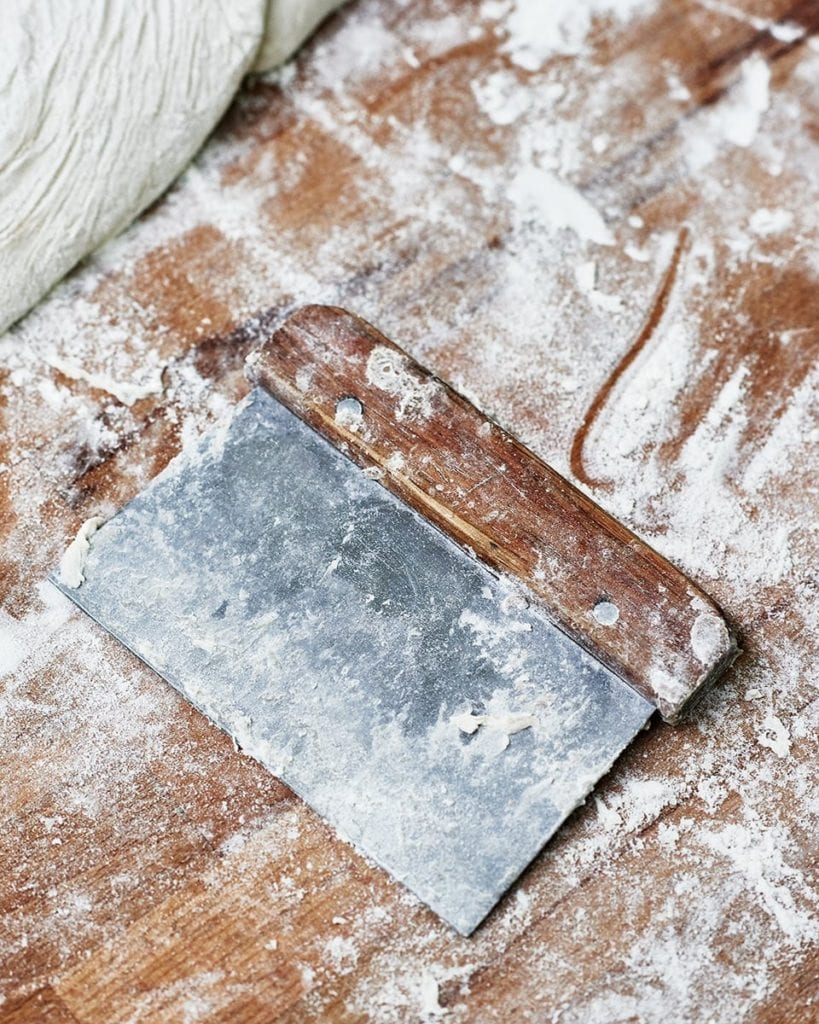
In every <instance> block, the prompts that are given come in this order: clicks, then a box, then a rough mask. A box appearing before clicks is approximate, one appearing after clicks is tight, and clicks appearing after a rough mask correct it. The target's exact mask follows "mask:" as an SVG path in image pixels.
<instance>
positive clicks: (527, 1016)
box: [0, 0, 819, 1024]
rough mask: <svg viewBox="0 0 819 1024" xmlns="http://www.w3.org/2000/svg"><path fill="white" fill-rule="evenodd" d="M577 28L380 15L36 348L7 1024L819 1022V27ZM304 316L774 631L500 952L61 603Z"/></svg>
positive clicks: (3, 520) (467, 11) (9, 414)
mask: <svg viewBox="0 0 819 1024" xmlns="http://www.w3.org/2000/svg"><path fill="white" fill-rule="evenodd" d="M538 6H539V5H537V4H535V3H534V2H533V3H532V4H529V5H523V4H518V5H514V4H512V3H511V2H507V0H503V2H485V3H481V4H479V3H477V2H474V3H473V2H465V0H463V2H458V0H410V2H407V3H398V2H395V3H387V2H386V0H381V2H379V0H356V2H354V3H353V4H351V5H350V6H349V7H348V8H347V9H346V10H345V11H344V12H343V13H342V14H340V15H339V16H338V17H336V18H334V19H333V20H331V21H329V22H328V23H327V24H326V25H325V26H324V28H323V29H322V31H321V33H320V35H319V36H318V38H317V39H316V40H315V41H314V42H313V43H312V44H311V45H310V46H309V47H308V49H307V50H306V51H305V52H304V53H303V54H302V56H301V57H300V59H299V60H298V62H297V63H296V65H295V70H290V71H288V72H287V73H285V74H284V75H283V76H282V77H281V78H280V79H279V80H276V81H274V80H269V81H257V82H252V83H249V84H248V86H247V88H246V89H245V91H244V93H243V94H242V95H241V96H240V97H239V99H238V100H237V102H236V103H235V104H234V106H233V108H232V109H231V110H230V112H229V113H228V115H227V116H226V118H225V120H224V122H223V124H222V125H221V127H220V128H219V130H218V131H217V133H216V135H215V137H214V138H213V139H212V141H211V142H210V143H209V144H208V146H207V148H206V150H205V151H204V152H203V154H202V155H201V157H200V158H199V159H198V160H197V162H196V164H195V166H194V167H193V168H192V169H191V170H190V172H189V173H188V174H186V175H185V177H184V178H183V179H182V181H181V182H180V183H179V184H178V185H177V186H176V187H175V188H174V189H173V190H172V191H171V192H170V193H169V195H168V196H166V197H165V198H164V199H163V200H162V201H161V202H159V203H157V204H156V205H155V206H154V207H153V208H152V209H151V210H150V211H148V213H146V215H145V216H144V217H143V218H141V220H140V221H139V222H138V223H137V224H136V225H135V226H134V227H133V228H132V229H131V230H130V231H129V232H127V233H126V235H125V236H123V237H122V238H121V239H118V240H116V241H115V242H113V243H111V244H110V245H109V246H107V247H106V248H105V249H104V250H103V251H102V252H101V253H100V254H98V255H97V256H95V257H94V258H93V259H92V260H90V261H88V263H87V264H86V265H85V266H84V267H82V268H80V269H79V270H78V271H77V272H76V273H75V274H74V275H72V277H71V278H70V279H69V280H68V281H67V282H66V283H65V284H64V285H62V286H61V287H60V288H59V289H57V290H56V291H55V293H54V294H53V295H52V296H51V297H49V299H48V301H46V302H45V303H44V304H42V306H41V307H40V308H39V309H38V310H36V311H35V312H34V313H33V314H32V315H31V316H29V317H28V318H27V319H26V320H25V321H24V322H23V323H22V324H21V325H19V327H17V328H16V329H15V330H14V331H12V332H11V333H9V334H8V335H7V336H6V337H5V338H3V339H0V367H1V368H2V369H0V421H1V422H2V430H1V431H0V463H2V472H0V530H1V531H2V546H1V547H0V587H2V612H0V663H2V666H3V668H4V669H5V670H6V672H5V676H4V678H3V684H2V691H1V692H0V704H1V705H2V726H1V728H2V745H1V746H0V751H2V752H1V753H0V761H1V763H2V769H1V770H2V794H3V798H2V812H3V829H2V833H0V845H1V846H2V866H3V871H2V874H0V907H2V922H1V923H0V991H2V994H3V997H4V999H3V1002H2V1005H0V1020H2V1021H3V1022H4V1024H5V1022H12V1021H14V1022H17V1024H19V1022H23V1021H38V1022H39V1021H54V1022H58V1024H63V1022H73V1024H92V1022H103V1021H105V1022H108V1021H111V1022H114V1021H116V1022H126V1021H139V1022H148V1021H151V1022H153V1021H172V1022H178V1021H185V1022H193V1021H241V1022H245V1021H252V1022H256V1021H258V1022H268V1021H292V1022H299V1024H301V1022H308V1021H328V1020H332V1021H367V1020H372V1021H379V1022H381V1021H383V1022H390V1021H416V1020H424V1019H430V1020H434V1019H442V1020H451V1021H479V1022H484V1021H486V1022H490V1021H499V1022H500V1021H503V1022H506V1021H510V1020H524V1021H525V1020H530V1021H538V1022H541V1021H549V1022H552V1021H555V1022H561V1024H567V1022H584V1024H586V1022H605V1024H609V1022H612V1024H613V1022H626V1021H628V1022H633V1021H640V1022H655V1021H656V1022H660V1021H663V1022H664V1021H669V1020H671V1021H675V1022H686V1021H690V1022H698V1024H699V1022H702V1021H706V1020H708V1021H717V1022H720V1024H723V1022H724V1024H728V1022H740V1021H742V1022H746V1021H752V1022H754V1024H769V1022H770V1024H780V1022H792V1024H796V1022H798V1024H803V1022H806V1021H811V1020H816V1019H817V1002H816V997H817V988H818V986H817V972H818V971H819V963H818V962H817V960H818V958H817V948H819V924H818V923H817V916H818V915H819V892H818V891H817V879H816V864H817V842H816V837H817V804H816V790H817V785H816V783H817V775H816V763H817V749H816V734H817V718H818V717H819V715H818V714H817V712H819V702H817V697H816V683H817V670H816V651H817V640H818V639H819V578H817V555H818V554H819V536H817V530H816V523H817V514H816V510H817V501H819V476H818V475H817V467H819V457H817V454H818V453H817V449H819V422H818V421H817V401H816V395H817V388H819V329H817V324H819V260H818V259H817V252H819V246H818V245H817V241H818V240H819V230H818V228H819V203H817V198H819V92H818V90H819V86H817V82H819V51H817V43H816V39H815V36H814V33H815V32H816V30H817V28H819V4H817V3H815V2H813V0H798V2H797V0H759V2H750V0H747V2H746V0H735V2H734V3H732V4H731V5H728V4H723V3H721V2H718V0H708V2H705V0H700V2H693V0H665V2H653V0H647V2H645V3H637V2H636V0H635V2H630V0H617V2H614V0H612V2H610V3H606V2H603V0H594V2H593V3H590V4H585V5H584V4H582V3H579V2H578V3H576V4H572V5H568V4H561V5H559V6H560V10H561V11H562V17H563V20H562V22H561V24H560V26H558V29H555V28H554V25H553V24H552V25H551V27H550V25H546V24H544V25H543V26H542V27H541V31H540V34H539V35H533V33H532V30H531V26H527V22H526V18H525V17H524V15H525V14H526V12H527V11H528V12H529V13H530V14H531V12H532V11H533V10H535V9H536V8H537V7H538ZM592 10H593V11H596V12H597V13H596V14H594V15H592V14H590V13H589V11H592ZM587 14H588V17H587ZM775 22H777V24H774V23H775ZM779 22H785V24H784V26H783V25H782V24H779ZM800 26H801V28H800ZM592 264H594V266H592ZM306 302H323V303H331V304H337V305H343V306H345V307H348V308H352V309H355V310H356V312H358V313H360V314H361V315H363V316H365V317H366V318H367V319H368V320H370V321H371V322H373V323H376V324H378V326H379V327H380V328H381V329H382V330H383V331H384V332H385V333H386V334H387V335H389V336H390V337H392V338H395V339H400V341H401V344H402V345H403V346H405V347H406V348H407V350H408V351H409V352H410V353H411V354H412V355H413V356H414V357H415V358H417V359H418V360H419V361H421V362H422V363H423V364H424V365H426V366H429V367H430V368H431V369H432V370H433V371H434V372H435V373H437V374H438V375H439V376H441V377H442V378H444V379H446V380H448V381H451V382H452V383H453V384H454V385H455V386H456V387H457V388H458V390H459V391H461V392H463V393H464V394H466V395H467V396H468V397H469V398H470V399H471V400H473V401H474V403H475V404H476V406H477V407H478V408H480V409H482V410H484V411H485V412H486V413H487V414H488V415H490V416H492V417H493V419H495V420H496V421H497V422H499V423H501V424H502V425H503V426H505V427H506V428H508V429H509V430H510V431H511V432H512V433H514V434H515V435H516V436H518V437H520V438H521V439H522V440H523V441H524V442H525V443H526V444H527V445H528V446H530V447H531V448H532V449H533V450H534V451H535V452H536V453H537V454H538V455H540V456H541V457H543V458H544V459H546V460H547V461H548V462H550V463H551V464H552V465H554V466H555V468H556V469H558V470H559V471H560V472H563V473H565V474H567V475H569V476H570V479H573V480H574V482H575V483H577V484H579V485H581V486H582V487H583V488H585V489H586V491H587V492H588V493H589V494H590V496H591V497H593V498H594V499H595V500H596V501H598V502H600V503H601V504H602V505H603V506H604V507H605V508H606V509H607V510H608V511H610V512H612V513H613V514H614V515H616V516H617V517H618V518H620V519H621V520H622V521H624V523H625V524H626V525H627V526H628V527H629V528H631V529H633V530H634V531H635V532H636V533H638V534H639V535H640V536H643V537H645V538H646V539H647V540H648V541H649V542H650V543H651V544H652V545H653V546H655V547H656V548H657V549H658V550H659V551H660V553H661V554H663V555H664V556H666V557H668V558H669V559H670V560H671V561H672V562H674V563H675V564H677V565H678V566H679V567H680V568H681V569H682V570H683V571H684V572H686V573H687V574H689V575H690V576H691V577H692V578H693V579H694V580H695V581H696V582H697V583H698V584H700V585H702V586H703V587H704V589H705V590H706V591H707V592H709V593H710V594H712V595H713V597H714V598H715V599H716V600H717V601H718V602H719V603H720V604H721V605H722V606H723V607H724V608H725V610H726V612H727V614H728V615H729V617H730V618H731V620H732V621H733V622H735V623H736V624H737V626H738V628H739V631H740V634H741V636H742V638H743V642H744V645H745V646H746V648H747V650H746V653H745V654H744V656H743V657H742V659H741V660H740V661H739V662H738V663H737V665H736V666H735V668H734V669H733V670H732V671H731V672H730V673H729V675H728V676H727V677H726V679H725V681H724V683H723V684H721V685H720V686H718V687H716V688H715V690H714V691H713V693H712V694H710V695H709V696H708V697H707V698H706V699H705V700H704V701H703V702H702V703H701V704H700V706H699V707H698V709H697V713H696V715H695V716H694V718H693V719H692V720H691V721H690V722H687V723H685V724H684V725H682V726H680V727H673V728H672V727H668V726H665V725H662V724H656V725H654V726H653V727H652V728H651V729H650V730H649V731H648V732H646V733H645V734H643V735H642V736H641V737H640V739H639V740H638V741H637V742H636V743H635V744H634V745H633V746H632V747H631V748H630V749H629V750H628V751H627V752H626V754H625V755H624V756H623V757H622V758H621V759H620V760H619V761H618V763H617V765H616V766H615V768H614V770H613V772H612V774H611V776H610V777H609V778H608V779H607V780H606V781H605V782H604V784H603V785H601V787H600V788H599V789H598V790H597V792H596V794H595V796H594V798H593V799H592V800H590V801H589V803H588V804H587V806H586V807H584V808H582V809H581V810H580V811H579V812H578V813H576V814H575V815H574V816H573V818H572V819H571V820H570V822H569V823H568V824H567V826H566V827H564V828H563V829H562V830H561V832H560V834H559V836H558V837H557V838H556V839H555V841H553V842H552V843H551V844H550V845H549V847H548V848H547V850H546V851H545V852H544V854H543V855H542V856H541V857H539V858H538V860H537V862H536V863H535V864H534V865H533V867H532V869H531V870H530V871H529V872H528V873H527V874H526V876H525V877H524V878H523V879H522V880H521V882H520V883H519V884H518V885H517V886H516V887H515V890H514V891H513V893H512V894H511V895H510V896H509V897H508V898H507V899H506V900H504V902H503V903H502V904H501V905H500V906H499V907H498V909H497V910H496V911H495V912H494V913H493V915H492V916H491V917H490V918H489V920H488V921H487V922H486V924H485V925H484V926H482V927H481V929H479V931H478V932H477V933H476V935H475V936H474V937H472V938H470V939H461V938H458V937H457V936H455V935H453V934H452V933H451V932H450V931H449V930H448V929H447V928H446V927H445V926H443V925H442V924H441V923H440V922H439V921H438V920H437V919H436V918H435V917H434V915H432V914H431V913H430V912H429V911H427V910H425V909H424V908H423V907H421V906H420V905H419V904H418V903H417V902H416V901H415V900H414V899H412V898H411V897H410V896H409V895H408V894H407V893H406V892H405V891H404V890H402V889H401V887H400V886H398V885H396V884H394V883H392V882H391V881H390V879H389V878H388V877H387V876H386V875H385V874H384V873H383V872H381V871H380V870H379V869H377V868H376V867H374V866H373V865H371V864H369V863H367V862H366V861H365V860H364V859H363V858H361V857H360V856H359V855H358V854H356V853H355V852H354V851H353V850H352V849H350V848H349V847H348V846H346V845H345V844H343V843H341V842H340V841H338V839H337V838H335V837H334V835H333V833H332V832H331V830H330V829H328V828H327V827H326V826H325V825H324V824H323V823H322V822H321V821H320V820H318V819H317V818H316V817H315V816H314V815H313V814H312V813H311V812H310V811H308V810H307V809H306V808H305V807H304V806H303V805H302V804H301V803H300V802H299V801H298V800H297V799H296V798H295V797H294V796H293V795H292V794H291V793H290V792H288V791H287V789H286V788H285V787H283V786H282V785H281V784H279V783H278V782H277V781H276V780H275V779H274V778H272V777H271V776H270V775H269V774H268V773H267V772H265V771H264V770H263V769H261V768H260V767H258V766H257V765H255V764H254V763H252V762H250V761H249V760H248V759H246V758H244V757H243V756H242V755H241V754H240V753H239V752H237V751H235V750H234V749H233V747H232V745H231V743H230V741H229V740H228V739H227V738H226V737H224V736H223V735H221V734H220V733H218V732H217V731H216V730H214V729H213V728H212V727H211V726H210V725H209V724H208V723H207V722H206V721H205V720H204V719H203V718H202V717H201V716H200V715H198V714H197V713H195V712H194V711H193V710H191V709H190V708H189V707H187V706H186V705H185V704H184V703H183V702H182V701H181V699H180V698H178V697H177V696H176V695H175V694H174V693H173V692H172V691H171V690H170V688H169V687H167V686H165V685H164V684H163V683H162V682H161V681H160V680H159V679H157V678H156V677H155V676H153V675H152V674H151V673H150V672H149V671H148V670H147V669H145V668H144V667H143V666H141V665H139V664H138V663H137V662H136V660H135V659H134V658H132V657H131V656H130V655H128V654H127V653H126V652H125V651H124V650H122V649H121V648H120V647H119V646H118V645H117V644H116V642H115V641H113V640H112V639H110V638H109V637H107V636H105V635H104V634H103V633H102V632H101V631H100V630H99V629H97V628H95V627H94V626H93V625H92V624H91V623H90V622H88V621H87V620H86V619H85V618H84V617H83V616H82V615H80V614H79V613H78V612H75V611H74V610H72V609H71V608H69V607H68V605H67V603H66V602H64V601H62V599H61V598H60V597H59V595H57V594H55V593H54V592H53V591H50V590H49V589H48V587H47V586H46V585H45V584H43V582H42V581H43V579H44V576H45V573H46V570H47V569H48V568H49V567H51V566H52V565H53V564H54V563H55V562H56V560H57V559H58V558H59V555H60V553H61V551H62V550H63V548H64V546H65V544H66V543H67V541H68V539H69V538H70V537H71V536H72V534H73V533H74V532H75V531H76V529H77V527H78V526H79V525H80V523H81V522H82V521H83V520H84V519H86V518H87V517H89V516H91V515H92V514H96V513H101V514H109V513H111V512H112V511H113V510H114V509H116V508H117V507H119V506H120V505H121V504H122V503H123V502H125V501H127V500H128V499H129V498H130V497H132V496H133V495H134V494H135V493H137V491H138V490H139V489H140V488H141V487H142V486H143V485H144V484H145V482H146V481H147V480H148V479H150V478H151V477H152V476H153V475H155V474H156V473H157V472H158V471H159V470H161V468H162V467H163V466H164V465H165V464H166V463H167V461H168V460H169V459H170V458H171V457H172V456H173V455H174V454H175V453H176V452H177V451H178V450H179V449H180V447H181V446H182V445H183V444H184V442H185V441H186V440H187V439H188V438H191V437H194V436H196V435H197V434H198V433H199V432H201V430H202V429H204V428H205V427H206V425H207V424H208V423H210V422H211V421H212V420H213V419H214V418H216V417H218V416H219V415H221V414H222V413H223V412H225V411H226V410H227V409H229V408H230V406H231V405H232V403H233V402H234V401H235V400H236V399H237V398H238V397H239V396H240V395H241V394H242V393H243V392H244V390H245V388H246V385H245V383H244V380H243V377H242V364H243V361H244V358H245V356H246V355H247V354H248V352H249V351H250V350H251V349H252V348H253V347H254V346H255V345H257V344H258V343H259V342H260V341H261V340H262V339H263V338H264V337H265V336H267V334H268V333H269V331H270V330H271V329H272V328H273V327H275V325H277V324H278V323H279V322H280V321H281V319H282V318H283V316H284V314H285V313H286V312H287V311H288V310H290V309H292V308H294V307H295V306H297V305H301V304H304V303H306ZM240 325H244V326H241V327H240ZM117 395H118V396H119V397H117ZM128 403H130V404H128Z"/></svg>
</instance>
